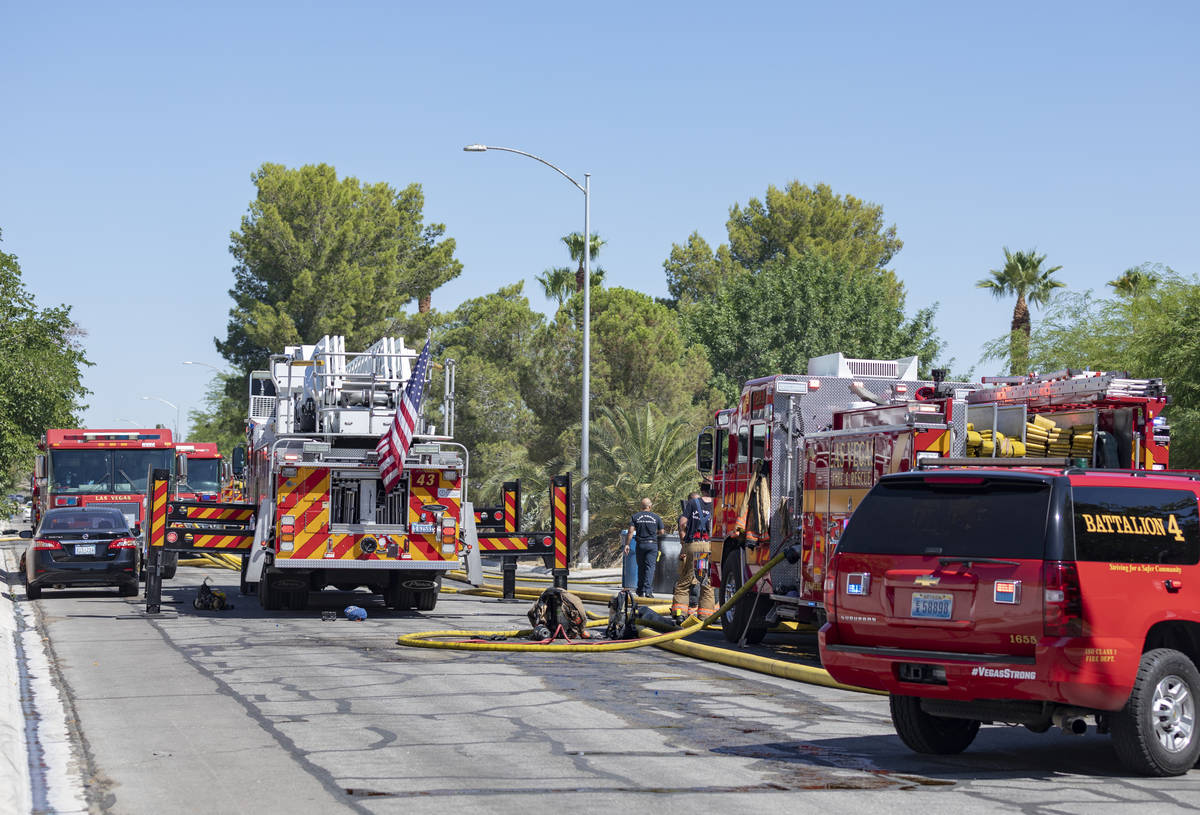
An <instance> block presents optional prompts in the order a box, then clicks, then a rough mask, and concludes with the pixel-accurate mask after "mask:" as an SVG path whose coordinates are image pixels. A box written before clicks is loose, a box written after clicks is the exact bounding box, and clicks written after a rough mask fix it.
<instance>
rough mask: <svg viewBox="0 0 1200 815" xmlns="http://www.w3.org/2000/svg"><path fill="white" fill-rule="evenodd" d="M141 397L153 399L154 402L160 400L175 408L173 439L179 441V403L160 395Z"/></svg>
mask: <svg viewBox="0 0 1200 815" xmlns="http://www.w3.org/2000/svg"><path fill="white" fill-rule="evenodd" d="M142 399H146V400H149V399H153V400H154V401H156V402H162V403H163V404H164V405H166V406H167V407H172V408H175V441H181V439H180V438H179V405H177V404H175V403H174V402H168V401H167V400H166V399H163V398H162V397H161V396H143V397H142Z"/></svg>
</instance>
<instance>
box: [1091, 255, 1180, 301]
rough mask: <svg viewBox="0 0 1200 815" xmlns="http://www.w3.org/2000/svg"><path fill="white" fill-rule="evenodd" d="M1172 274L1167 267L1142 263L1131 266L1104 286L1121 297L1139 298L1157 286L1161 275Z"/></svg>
mask: <svg viewBox="0 0 1200 815" xmlns="http://www.w3.org/2000/svg"><path fill="white" fill-rule="evenodd" d="M1164 273H1165V274H1167V275H1170V274H1173V273H1174V272H1173V270H1172V269H1170V268H1169V267H1162V266H1161V265H1160V264H1151V263H1143V264H1142V265H1140V266H1131V267H1130V268H1128V269H1126V270H1125V271H1124V272H1122V273H1121V276H1120V277H1118V278H1116V279H1114V280H1110V281H1108V283H1107V284H1106V285H1108V286H1111V287H1112V290H1113V291H1115V292H1116V293H1117V294H1119V295H1121V296H1122V297H1139V296H1141V295H1143V294H1145V293H1146V292H1148V291H1150V290H1151V289H1153V288H1154V287H1155V286H1157V285H1158V282H1159V280H1161V279H1162V277H1163V274H1164Z"/></svg>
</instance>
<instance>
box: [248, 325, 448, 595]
mask: <svg viewBox="0 0 1200 815" xmlns="http://www.w3.org/2000/svg"><path fill="white" fill-rule="evenodd" d="M416 357H417V352H416V351H415V350H412V349H409V348H406V347H405V346H404V341H403V340H402V339H399V338H392V337H385V338H384V339H381V340H379V341H378V342H376V343H375V344H374V345H372V346H371V347H370V348H368V349H367V350H365V351H362V352H348V351H347V350H346V347H345V340H344V338H342V337H340V336H327V337H323V338H322V339H321V341H320V342H318V343H316V344H315V345H298V346H292V347H288V348H286V349H285V350H284V353H282V354H277V355H274V356H272V357H271V360H270V369H269V370H267V371H255V372H253V373H252V374H251V377H250V416H249V431H248V432H249V452H248V455H247V462H246V471H245V499H244V500H245V501H246V502H247V503H249V504H251V505H253V506H254V507H257V509H256V512H255V514H256V517H257V526H256V529H255V533H254V541H253V546H251V547H250V549H249V552H248V553H247V554H246V556H245V557H243V565H242V590H243V592H247V593H249V592H251V591H254V592H257V594H258V597H259V600H260V602H261V604H262V605H263V607H264V608H267V609H277V608H280V607H282V606H287V607H288V608H291V609H298V608H303V607H304V605H305V604H306V603H307V598H308V592H310V591H320V590H322V589H323V588H325V587H326V586H329V585H332V586H335V587H337V588H339V589H342V590H350V589H354V588H356V587H358V586H367V587H368V588H370V589H371V590H372V591H374V592H377V593H379V594H382V595H383V596H384V599H385V600H386V602H387V604H388V605H389V606H390V607H392V608H397V609H405V608H413V607H415V608H419V609H421V610H424V611H428V610H432V609H433V607H434V604H435V603H436V602H437V597H438V590H439V587H440V584H441V580H442V575H443V574H444V573H445V572H446V571H448V570H451V569H458V568H461V567H462V563H463V561H462V558H461V556H462V554H463V549H462V546H461V543H460V538H459V527H460V523H461V521H462V517H463V513H462V506H463V502H464V501H465V500H466V490H467V483H466V474H467V461H468V455H467V451H466V449H465V448H464V447H463V446H462V445H461V444H457V443H455V442H454V441H453V409H452V405H453V377H454V373H453V372H454V365H453V361H451V360H447V361H446V367H445V371H446V392H447V403H446V405H445V408H446V409H445V411H444V412H445V415H446V417H447V419H446V422H447V424H448V425H449V426H447V427H444V428H443V431H444V432H443V433H442V434H440V435H439V434H437V433H435V430H434V428H433V427H432V426H431V425H428V424H427V423H426V422H425V420H424V419H421V420H419V422H418V429H417V433H416V435H415V436H414V437H413V444H412V446H411V447H410V449H409V455H408V458H407V459H406V461H405V465H404V472H403V475H402V480H401V483H400V486H399V487H398V488H397V489H395V490H393V491H392V492H390V493H389V492H385V491H384V489H383V485H382V482H381V480H380V475H379V464H378V461H377V458H376V453H375V445H376V442H377V441H378V440H379V438H380V437H381V436H382V435H383V434H384V433H385V432H386V431H387V430H388V428H389V427H390V426H391V424H392V421H393V417H394V415H395V412H396V409H397V405H398V404H399V401H400V399H401V398H402V394H403V391H404V388H405V386H406V385H407V383H408V380H409V378H410V377H411V376H412V366H413V363H414V360H415V359H416ZM238 458H240V456H237V455H236V454H235V461H236V460H237V459H238Z"/></svg>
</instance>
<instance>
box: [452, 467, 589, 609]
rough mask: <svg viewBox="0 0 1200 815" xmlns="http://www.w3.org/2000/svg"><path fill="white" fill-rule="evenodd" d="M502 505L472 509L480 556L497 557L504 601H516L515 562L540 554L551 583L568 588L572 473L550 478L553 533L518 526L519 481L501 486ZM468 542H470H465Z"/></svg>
mask: <svg viewBox="0 0 1200 815" xmlns="http://www.w3.org/2000/svg"><path fill="white" fill-rule="evenodd" d="M501 495H502V501H503V506H502V507H486V508H480V509H475V510H472V511H473V513H474V520H475V528H476V532H475V537H476V543H475V545H477V546H478V550H479V554H480V555H481V556H482V557H492V558H499V560H500V576H501V579H502V584H501V587H502V593H503V597H502V600H503V601H515V600H516V599H517V598H516V588H517V561H518V560H519V559H520V558H532V557H540V558H543V559H545V561H546V565H547V566H549V567H550V568H551V574H552V575H553V577H554V585H555V586H556V587H558V588H560V589H565V588H566V587H567V577H568V574H569V568H568V565H567V564H568V559H569V557H570V550H571V474H570V473H567V474H566V475H556V476H554V477H553V478H552V479H551V480H550V506H551V507H552V509H553V515H554V531H553V532H525V531H520V528H521V482H520V481H507V482H505V483H504V485H503V487H502V488H501ZM468 543H470V541H468Z"/></svg>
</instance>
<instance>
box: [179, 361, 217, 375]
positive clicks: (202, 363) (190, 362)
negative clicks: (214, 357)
mask: <svg viewBox="0 0 1200 815" xmlns="http://www.w3.org/2000/svg"><path fill="white" fill-rule="evenodd" d="M183 364H184V365H201V366H203V367H205V368H211V369H212V370H214V371H216V372H217V373H221V369H220V368H218V367H217V366H216V365H209V364H208V363H207V362H192V361H191V360H190V359H185V360H184V361H183Z"/></svg>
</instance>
